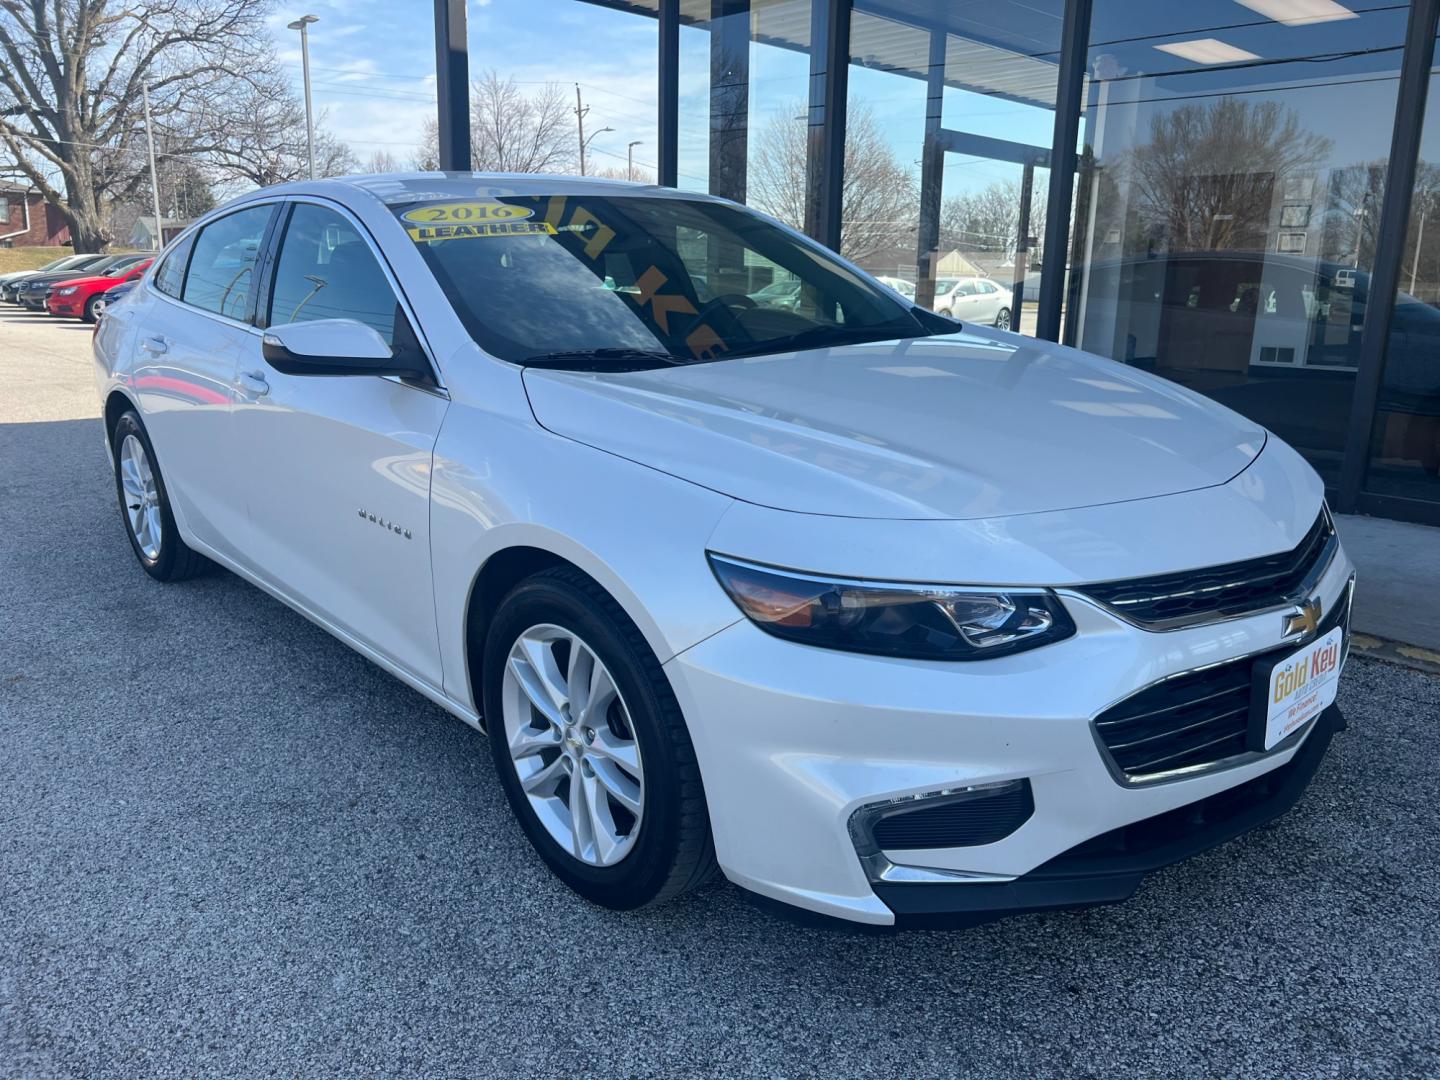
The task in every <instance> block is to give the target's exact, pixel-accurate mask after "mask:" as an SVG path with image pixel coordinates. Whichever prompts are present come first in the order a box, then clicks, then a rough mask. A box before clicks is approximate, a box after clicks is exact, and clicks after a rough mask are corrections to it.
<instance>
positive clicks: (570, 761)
mask: <svg viewBox="0 0 1440 1080" xmlns="http://www.w3.org/2000/svg"><path fill="white" fill-rule="evenodd" d="M502 709H503V721H504V730H503V731H501V732H495V733H494V737H496V738H504V739H505V740H506V745H507V747H508V749H509V754H510V761H511V763H512V764H513V765H514V767H515V774H516V776H517V777H518V778H519V781H520V788H521V791H523V792H524V794H525V797H526V799H527V800H528V802H529V804H530V808H531V809H532V810H533V811H534V813H535V816H536V817H537V818H538V819H539V820H540V823H541V824H542V825H544V827H545V830H546V831H547V832H548V833H549V834H550V836H551V838H552V839H554V840H555V842H556V843H557V844H559V845H560V846H561V847H562V848H564V849H565V850H566V851H567V852H569V853H570V854H571V855H572V856H574V857H575V858H576V859H578V860H579V861H581V862H583V863H586V864H588V865H590V866H612V865H614V864H615V863H618V862H619V861H620V860H621V859H623V858H624V857H625V856H626V855H627V854H629V852H630V850H631V849H632V848H633V847H634V846H635V840H636V838H637V837H638V836H639V835H640V824H641V818H642V816H643V814H644V809H645V773H644V767H643V763H642V762H641V759H640V745H639V743H638V742H637V741H636V739H635V729H634V727H633V726H632V724H631V719H630V711H629V709H628V708H627V707H626V705H625V701H624V699H623V698H622V697H621V695H620V691H619V690H618V689H617V687H616V685H615V680H614V679H613V678H612V677H611V675H610V671H609V669H608V668H607V667H606V666H605V663H604V661H602V660H601V659H600V658H599V657H598V656H597V655H596V654H595V652H594V650H592V649H591V648H590V646H589V645H587V644H586V643H585V642H584V641H583V640H582V639H581V638H579V637H578V636H577V635H575V634H574V633H572V632H571V631H569V630H566V629H564V628H563V627H560V626H555V625H551V624H542V625H539V626H533V627H531V628H530V629H529V630H526V631H525V632H524V633H523V634H521V635H520V636H519V638H517V639H516V641H515V644H514V645H513V646H512V647H511V649H510V655H509V658H508V660H507V661H506V665H505V675H504V684H503V689H502Z"/></svg>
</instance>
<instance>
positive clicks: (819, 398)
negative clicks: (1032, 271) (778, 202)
mask: <svg viewBox="0 0 1440 1080" xmlns="http://www.w3.org/2000/svg"><path fill="white" fill-rule="evenodd" d="M791 279H794V280H795V281H797V282H798V287H797V298H796V302H795V304H794V305H793V306H787V307H783V308H781V307H771V306H766V305H763V304H758V303H756V302H755V300H754V299H753V296H754V295H755V294H756V293H758V292H760V291H762V290H763V289H764V288H765V286H766V285H767V283H769V282H771V281H777V280H786V281H788V280H791ZM95 358H96V365H97V382H98V386H99V391H100V395H101V400H102V402H103V406H104V420H105V433H106V439H107V443H108V446H109V449H110V453H111V458H112V461H113V465H114V474H115V487H116V493H117V496H118V499H119V509H120V515H121V517H122V519H123V522H124V526H125V531H126V534H127V536H128V537H129V540H130V544H131V547H132V548H133V549H134V553H135V557H136V558H137V559H138V560H139V563H140V566H141V567H142V568H143V569H144V571H145V572H146V573H148V574H149V575H150V576H151V577H153V578H156V579H158V580H160V581H178V580H180V579H183V578H186V577H189V576H191V575H193V574H195V573H197V572H200V571H201V570H203V569H206V568H208V567H209V566H211V565H212V564H219V565H220V566H223V567H226V568H227V569H229V570H231V571H232V572H234V573H235V574H237V575H239V576H240V577H242V578H244V579H246V580H247V581H250V582H252V583H254V584H255V585H257V586H259V587H260V588H262V589H264V590H266V591H267V592H270V593H272V594H273V595H275V596H277V597H278V598H280V599H281V600H282V601H284V602H285V603H287V604H289V605H290V606H291V607H293V608H295V609H296V610H297V611H299V612H300V613H302V614H303V615H305V616H306V617H308V618H310V619H312V620H313V621H315V622H316V623H318V624H319V625H320V626H322V627H324V628H325V629H326V630H328V631H329V632H331V633H332V634H334V635H335V636H336V637H338V638H339V639H340V640H341V641H343V642H345V643H346V644H348V645H350V646H351V647H352V648H354V649H356V650H357V651H359V652H360V653H362V654H363V655H365V656H367V657H369V658H370V659H371V660H372V661H374V662H375V663H376V664H379V665H380V666H381V667H383V668H384V669H386V670H387V671H389V672H391V673H392V674H394V675H395V676H396V677H397V678H399V679H401V680H402V681H404V682H405V683H408V684H409V685H410V686H412V687H414V688H415V689H416V690H418V691H419V692H420V693H422V694H424V695H425V696H426V697H428V698H430V699H431V700H433V701H435V702H437V703H439V704H440V705H442V706H443V707H444V708H446V709H448V710H449V711H450V712H451V713H453V714H455V715H456V716H458V717H460V718H461V719H463V720H464V721H466V722H467V723H469V724H472V725H474V726H476V727H477V728H482V729H483V730H485V731H486V732H488V734H489V745H490V747H491V750H492V753H493V756H494V761H495V770H496V775H497V778H498V782H499V783H500V784H501V786H502V787H503V788H504V790H505V793H506V795H507V796H508V798H509V801H510V804H511V806H512V807H513V809H514V812H515V815H516V817H517V819H518V820H519V823H520V826H521V828H522V829H523V831H524V833H525V835H526V837H527V838H528V839H529V842H530V843H531V844H532V845H533V847H534V849H535V851H536V852H538V854H539V856H540V858H541V859H543V860H544V861H545V863H547V864H548V865H549V866H550V868H551V869H552V870H553V871H554V873H555V874H556V875H557V876H558V877H559V878H560V879H561V880H563V881H564V882H565V883H566V884H568V885H569V886H570V887H571V888H573V889H574V890H575V891H576V892H578V893H580V894H581V895H582V896H584V897H586V898H588V899H589V900H591V901H593V902H595V903H598V904H603V905H605V906H608V907H613V908H638V907H643V906H646V905H652V904H657V903H659V902H661V901H664V900H666V899H668V898H671V897H673V896H675V895H676V894H678V893H680V892H683V891H684V890H686V889H689V888H692V887H694V886H696V885H698V884H700V883H702V882H704V881H706V880H707V879H709V878H711V877H712V876H714V875H715V874H716V873H717V872H718V873H722V874H723V875H724V876H725V877H726V878H728V879H729V880H731V881H732V882H735V883H736V884H738V885H739V886H741V887H742V888H743V889H745V890H747V891H748V893H749V894H751V895H753V896H754V897H756V898H759V899H761V900H763V901H765V902H767V903H770V904H776V905H780V906H781V907H782V908H783V909H784V910H787V911H789V912H791V913H798V914H800V915H801V916H802V917H806V918H821V919H824V918H826V917H829V918H838V919H844V920H850V921H852V922H858V923H867V924H871V925H874V926H877V927H885V926H896V925H899V926H904V925H911V926H927V925H933V926H963V925H968V924H972V923H976V922H980V921H983V920H985V919H989V918H994V917H996V916H998V915H1003V914H1012V913H1017V912H1025V911H1035V910H1041V909H1045V908H1051V907H1061V906H1076V905H1088V904H1096V903H1104V902H1110V901H1116V900H1121V899H1124V898H1125V897H1127V896H1129V895H1130V894H1131V893H1132V892H1133V891H1134V890H1135V889H1136V887H1137V885H1138V884H1139V882H1140V881H1141V880H1142V878H1143V877H1144V876H1145V875H1146V874H1147V873H1149V872H1150V871H1152V870H1155V869H1156V868H1158V867H1160V866H1163V865H1166V864H1168V863H1172V862H1175V861H1177V860H1179V859H1181V858H1184V857H1186V856H1188V855H1191V854H1193V853H1195V852H1197V851H1200V850H1203V849H1206V848H1209V847H1212V846H1214V845H1217V844H1219V843H1221V842H1223V841H1225V840H1227V839H1229V838H1231V837H1233V836H1236V835H1237V834H1239V833H1241V832H1243V831H1245V830H1246V829H1249V828H1252V827H1253V826H1255V825H1257V824H1259V823H1261V822H1264V821H1268V820H1270V819H1272V818H1274V817H1276V816H1277V815H1279V814H1280V813H1281V812H1283V811H1284V810H1285V809H1287V808H1288V807H1289V806H1290V805H1292V804H1293V803H1294V802H1295V801H1296V800H1297V799H1298V798H1299V796H1300V794H1301V792H1302V791H1303V789H1304V788H1305V786H1306V784H1307V783H1308V781H1309V780H1310V778H1311V777H1312V775H1313V774H1314V772H1315V770H1316V768H1317V766H1318V764H1319V762H1320V760H1321V758H1322V757H1323V755H1324V754H1325V752H1326V749H1327V747H1328V745H1329V743H1330V741H1331V738H1332V736H1333V735H1334V734H1335V733H1336V732H1337V731H1339V730H1340V729H1341V728H1343V720H1342V718H1341V716H1340V713H1339V711H1338V710H1337V708H1336V706H1335V704H1334V701H1335V695H1336V682H1337V678H1338V676H1339V672H1340V668H1341V666H1342V665H1343V663H1344V659H1345V652H1346V646H1347V639H1346V634H1347V620H1348V613H1349V607H1350V597H1351V592H1352V588H1353V568H1352V566H1351V563H1350V561H1349V560H1348V559H1347V557H1346V555H1345V553H1344V552H1343V550H1342V549H1341V547H1340V544H1339V541H1338V539H1337V537H1336V534H1335V530H1334V526H1333V525H1332V522H1331V519H1330V515H1329V513H1328V511H1327V509H1326V507H1325V504H1324V498H1323V489H1322V485H1321V482H1320V480H1319V478H1318V477H1317V476H1316V475H1315V473H1314V472H1313V471H1312V470H1311V469H1310V468H1309V467H1308V466H1307V465H1306V464H1305V463H1304V462H1303V461H1302V460H1301V459H1300V458H1299V456H1297V455H1296V453H1295V452H1294V451H1293V450H1291V449H1290V448H1289V447H1288V446H1286V445H1285V444H1284V443H1282V442H1281V441H1280V440H1279V439H1277V438H1275V437H1274V436H1273V435H1271V434H1269V433H1268V432H1266V431H1265V430H1263V429H1262V428H1260V427H1258V426H1257V425H1255V424H1254V423H1252V422H1251V421H1249V420H1247V419H1245V418H1244V417H1242V416H1239V415H1237V414H1235V413H1233V412H1230V411H1228V410H1226V409H1225V408H1223V407H1221V406H1218V405H1216V404H1214V403H1213V402H1211V401H1209V400H1207V399H1206V398H1204V397H1201V396H1199V395H1197V394H1194V393H1192V392H1190V391H1188V390H1185V389H1183V388H1181V387H1178V386H1176V385H1173V384H1171V383H1168V382H1165V381H1161V380H1159V379H1156V378H1153V377H1151V376H1148V375H1146V374H1144V373H1142V372H1139V371H1136V370H1134V369H1131V368H1127V367H1125V366H1123V365H1121V364H1118V363H1113V362H1110V361H1107V360H1102V359H1099V358H1097V357H1093V356H1088V355H1085V354H1083V353H1080V352H1076V351H1074V350H1071V349H1066V348H1063V347H1059V346H1056V345H1052V344H1049V343H1047V342H1043V341H1035V340H1032V339H1028V338H1025V337H1021V336H1018V335H1015V334H1011V333H1008V332H1005V331H1002V330H998V329H996V328H994V327H991V326H972V325H968V324H960V323H956V322H954V321H951V320H949V319H945V318H942V317H940V316H938V315H936V314H934V313H931V312H928V311H924V310H922V309H920V308H917V307H915V306H914V305H913V304H908V303H906V302H905V301H904V299H903V298H902V297H900V296H899V295H898V294H896V293H895V292H893V291H891V290H889V289H886V288H884V287H883V286H880V285H878V284H877V283H876V282H874V281H873V280H872V279H871V278H870V277H868V276H867V275H866V274H865V273H863V272H862V271H860V270H858V269H857V268H855V267H854V266H852V265H850V264H848V263H846V262H845V261H844V260H843V259H840V258H838V257H837V256H836V255H834V254H833V253H832V252H830V251H828V250H826V249H824V248H822V247H820V246H819V245H817V244H815V243H813V242H811V241H810V240H808V239H806V238H805V237H803V236H801V235H799V234H798V233H796V232H794V231H792V230H791V229H789V228H786V227H784V226H782V225H780V224H778V223H776V222H774V221H771V220H769V219H767V218H764V217H762V216H760V215H758V214H756V213H753V212H751V211H749V210H746V209H745V208H743V207H740V206H736V205H733V204H731V203H728V202H725V201H723V200H719V199H713V198H707V197H704V196H698V195H692V194H682V193H679V192H675V191H668V190H662V189H659V188H653V187H642V186H637V185H629V184H621V183H614V182H601V181H593V180H571V179H563V178H555V177H512V176H487V175H482V174H467V173H449V174H434V173H432V174H413V175H406V176H375V177H362V178H357V179H349V180H323V181H314V182H310V183H302V184H295V185H289V186H283V187H277V188H270V189H266V190H263V191H260V192H256V193H254V194H252V195H250V196H247V197H244V198H242V199H241V200H239V201H237V202H233V203H231V204H229V205H228V206H226V207H224V208H222V209H220V210H217V211H214V212H213V213H211V214H210V215H208V216H207V217H205V218H204V219H202V220H201V221H199V222H198V223H197V224H195V225H194V226H192V227H191V228H190V229H189V230H188V231H187V232H186V233H184V234H183V235H182V236H180V237H178V238H177V239H176V240H175V241H174V242H173V243H172V244H171V245H170V247H169V248H168V249H167V251H166V252H165V253H164V255H163V257H161V258H160V259H158V260H157V261H156V263H155V265H154V266H152V267H151V268H150V270H149V271H148V272H147V273H146V275H145V277H144V278H143V279H142V281H141V283H140V284H139V285H138V286H137V287H136V288H135V289H133V290H132V291H131V292H130V294H129V295H128V296H126V297H125V298H123V299H121V300H120V301H118V302H117V303H116V304H115V305H113V306H112V307H110V308H109V309H108V310H107V312H106V317H105V318H104V319H103V320H102V321H101V323H100V325H99V328H98V331H97V333H96V336H95Z"/></svg>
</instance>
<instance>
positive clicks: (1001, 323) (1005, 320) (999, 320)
mask: <svg viewBox="0 0 1440 1080" xmlns="http://www.w3.org/2000/svg"><path fill="white" fill-rule="evenodd" d="M995 328H996V329H997V330H1009V329H1010V309H1009V308H1008V307H1007V308H1001V309H1000V310H999V311H998V312H996V313H995Z"/></svg>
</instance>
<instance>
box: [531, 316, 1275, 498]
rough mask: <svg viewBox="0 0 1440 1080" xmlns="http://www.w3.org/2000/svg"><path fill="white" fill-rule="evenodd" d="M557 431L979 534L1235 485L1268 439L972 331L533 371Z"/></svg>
mask: <svg viewBox="0 0 1440 1080" xmlns="http://www.w3.org/2000/svg"><path fill="white" fill-rule="evenodd" d="M525 385H526V388H527V391H528V393H529V396H530V401H531V406H532V408H533V409H534V412H535V417H536V419H537V420H538V421H539V423H540V424H541V425H542V426H543V427H545V428H547V429H549V430H550V431H552V432H554V433H556V434H558V435H563V436H566V437H568V438H571V439H574V440H576V441H578V442H582V443H586V444H589V445H591V446H594V447H597V448H599V449H602V450H606V451H609V452H611V453H614V454H618V455H620V456H622V457H626V458H630V459H631V460H634V461H637V462H640V463H642V464H645V465H648V466H651V467H653V468H656V469H660V470H662V471H664V472H667V473H671V474H673V475H676V476H679V477H683V478H684V479H687V480H690V481H692V482H694V483H697V484H701V485H703V486H705V487H708V488H711V489H713V490H716V491H720V492H723V493H725V494H728V495H731V496H734V497H735V498H737V499H742V500H744V501H746V502H751V503H756V504H759V505H762V506H769V507H774V508H777V509H782V510H793V511H799V512H803V513H811V514H827V515H834V516H841V517H865V518H929V519H966V518H981V517H986V518H989V517H1003V516H1007V515H1012V514H1029V513H1036V512H1040V511H1047V510H1065V509H1072V508H1076V507H1082V506H1095V505H1099V504H1104V503H1116V502H1125V501H1129V500H1133V499H1146V498H1152V497H1154V496H1158V495H1169V494H1175V493H1178V492H1183V491H1192V490H1196V489H1198V488H1205V487H1212V486H1215V485H1219V484H1224V483H1225V482H1227V481H1228V480H1230V479H1232V478H1233V477H1235V476H1236V475H1237V474H1238V473H1240V472H1241V471H1242V470H1244V469H1245V467H1246V466H1247V465H1249V464H1250V462H1252V461H1253V460H1254V459H1255V457H1256V455H1258V454H1259V453H1260V450H1261V449H1262V447H1263V446H1264V444H1265V437H1266V436H1265V432H1264V430H1263V429H1262V428H1260V427H1258V426H1257V425H1255V424H1253V423H1251V422H1250V421H1248V420H1246V419H1244V418H1243V417H1241V416H1239V415H1237V414H1235V413H1233V412H1231V411H1230V410H1228V409H1225V408H1224V407H1222V406H1220V405H1217V404H1215V403H1214V402H1211V401H1210V400H1208V399H1206V398H1204V397H1201V396H1200V395H1198V394H1194V393H1192V392H1190V391H1188V390H1185V389H1184V388H1182V387H1179V386H1176V385H1175V384H1173V383H1169V382H1166V381H1164V380H1161V379H1158V378H1155V377H1153V376H1149V375H1146V374H1144V373H1143V372H1139V371H1136V370H1135V369H1133V368H1128V367H1126V366H1124V365H1123V364H1119V363H1115V362H1113V361H1109V360H1103V359H1101V358H1099V357H1095V356H1090V355H1087V354H1085V353H1081V352H1077V351H1075V350H1073V349H1067V348H1064V347H1062V346H1058V345H1052V344H1050V343H1048V342H1041V341H1034V340H1031V339H1028V338H1024V337H1020V336H1019V335H1014V334H1004V333H998V332H997V333H990V332H981V331H966V332H963V333H959V334H950V335H946V336H943V337H931V338H919V339H914V340H908V341H890V342H884V343H870V344H862V345H850V346H845V347H841V348H830V349H816V350H808V351H802V352H794V353H784V354H777V355H772V356H763V357H748V358H737V359H734V360H725V361H719V362H715V363H707V364H695V365H691V366H687V367H674V368H665V369H663V370H657V371H640V372H627V373H619V374H616V373H588V372H572V371H557V370H552V369H546V368H534V367H532V368H527V369H526V370H525Z"/></svg>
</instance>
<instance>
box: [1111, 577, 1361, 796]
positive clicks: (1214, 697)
mask: <svg viewBox="0 0 1440 1080" xmlns="http://www.w3.org/2000/svg"><path fill="white" fill-rule="evenodd" d="M1349 607H1350V605H1349V602H1348V597H1347V596H1346V594H1341V596H1340V598H1339V599H1338V600H1337V601H1336V603H1335V606H1334V608H1333V609H1332V610H1331V611H1330V614H1329V615H1327V616H1326V617H1325V619H1324V620H1323V621H1322V622H1321V623H1320V628H1319V630H1318V631H1317V634H1316V636H1317V637H1319V636H1323V635H1324V634H1328V633H1329V632H1330V631H1331V630H1333V629H1334V628H1335V627H1337V626H1341V625H1343V623H1344V620H1345V617H1346V613H1347V612H1348V611H1349ZM1297 648H1299V644H1298V643H1292V644H1289V645H1285V646H1283V647H1281V648H1278V649H1274V650H1272V651H1271V652H1268V653H1262V654H1260V655H1259V656H1246V657H1242V658H1240V659H1238V660H1231V661H1228V662H1226V663H1223V664H1216V665H1214V666H1213V667H1207V668H1201V669H1200V670H1198V671H1187V672H1185V673H1184V674H1182V675H1175V676H1172V677H1171V678H1169V679H1165V680H1164V681H1163V682H1158V683H1156V684H1155V685H1154V686H1151V687H1147V688H1146V689H1144V690H1141V691H1140V692H1139V693H1138V694H1135V695H1134V696H1133V697H1128V698H1126V699H1125V700H1124V701H1122V702H1120V703H1119V704H1118V705H1113V706H1111V707H1110V708H1108V709H1106V710H1105V711H1104V712H1103V713H1101V714H1100V715H1099V716H1098V717H1096V719H1095V731H1096V733H1097V734H1098V735H1099V736H1100V741H1101V743H1103V744H1104V746H1105V749H1106V750H1107V751H1108V752H1109V754H1110V759H1111V760H1112V761H1113V762H1114V763H1115V767H1116V768H1117V769H1119V770H1120V771H1121V772H1122V773H1124V774H1125V776H1126V777H1128V778H1129V779H1131V780H1143V779H1145V778H1147V777H1152V776H1155V775H1157V774H1160V773H1168V772H1171V771H1173V770H1175V769H1185V768H1190V767H1192V766H1195V765H1210V764H1214V763H1215V762H1217V761H1224V760H1225V759H1226V758H1230V757H1235V756H1236V755H1238V754H1243V753H1245V751H1246V749H1247V734H1248V731H1249V726H1250V693H1251V673H1252V672H1253V671H1254V668H1255V665H1256V664H1257V663H1258V662H1260V661H1262V660H1266V659H1274V658H1278V657H1280V656H1284V655H1286V654H1288V653H1291V652H1293V651H1295V649H1297Z"/></svg>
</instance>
